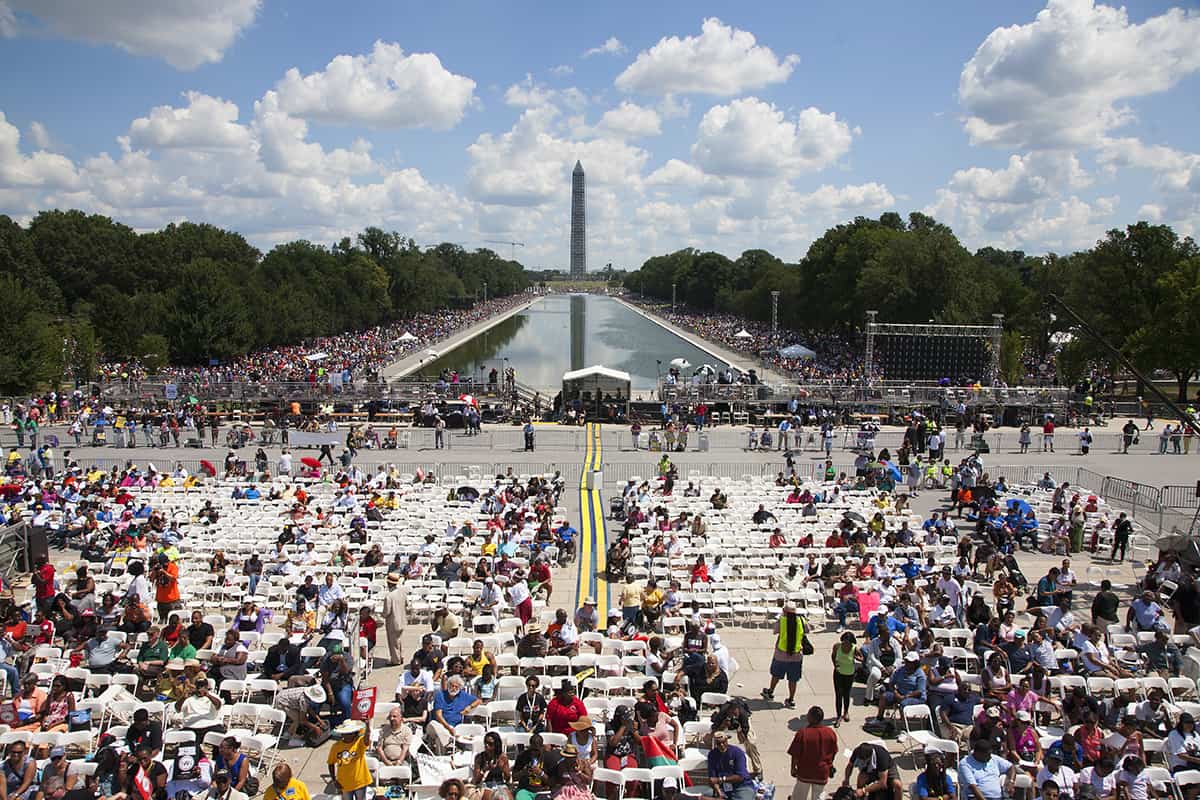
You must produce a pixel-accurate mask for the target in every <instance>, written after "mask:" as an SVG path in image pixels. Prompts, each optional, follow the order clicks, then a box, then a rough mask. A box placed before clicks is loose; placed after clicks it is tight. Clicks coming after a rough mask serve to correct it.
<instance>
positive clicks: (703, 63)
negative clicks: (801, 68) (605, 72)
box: [616, 17, 800, 96]
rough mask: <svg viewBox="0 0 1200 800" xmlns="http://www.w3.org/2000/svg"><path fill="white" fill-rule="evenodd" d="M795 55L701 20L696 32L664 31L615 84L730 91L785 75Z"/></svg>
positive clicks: (665, 90)
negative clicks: (778, 53) (670, 33)
mask: <svg viewBox="0 0 1200 800" xmlns="http://www.w3.org/2000/svg"><path fill="white" fill-rule="evenodd" d="M799 61H800V57H799V56H797V55H789V56H785V57H784V58H782V59H780V58H778V57H777V56H776V55H775V53H774V51H772V50H771V48H769V47H766V46H764V45H760V44H758V42H757V40H756V39H755V38H754V34H752V33H750V32H749V31H743V30H739V29H737V28H733V27H731V26H729V25H726V24H725V23H723V22H721V20H719V19H717V18H715V17H710V18H709V19H706V20H704V23H703V25H701V28H700V35H699V36H686V37H684V38H682V39H681V38H679V37H677V36H664V37H663V38H662V39H660V40H659V41H658V43H657V44H655V45H654V46H653V47H651V48H650V49H649V50H643V51H642V52H641V53H639V54H638V57H637V58H636V59H635V60H634V62H633V63H632V64H630V65H629V66H628V67H626V68H625V71H624V72H622V73H621V74H620V75H618V76H617V80H616V84H617V88H618V89H622V90H624V91H627V92H640V93H642V94H653V95H665V94H672V93H683V94H689V93H690V94H712V95H721V96H727V95H734V94H738V93H740V92H744V91H747V90H750V89H761V88H762V87H764V86H768V85H770V84H773V83H782V82H783V81H786V80H787V79H788V76H790V75H791V74H792V70H793V69H795V67H796V64H797V63H798V62H799Z"/></svg>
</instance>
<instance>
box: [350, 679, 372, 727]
mask: <svg viewBox="0 0 1200 800" xmlns="http://www.w3.org/2000/svg"><path fill="white" fill-rule="evenodd" d="M375 694H376V688H375V687H374V686H372V687H371V688H370V689H355V690H354V700H353V702H352V703H351V705H350V719H358V720H363V721H364V722H369V721H370V720H371V717H373V716H375Z"/></svg>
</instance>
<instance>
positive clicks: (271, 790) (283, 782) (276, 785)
mask: <svg viewBox="0 0 1200 800" xmlns="http://www.w3.org/2000/svg"><path fill="white" fill-rule="evenodd" d="M263 800H311V798H310V797H309V794H308V787H307V786H305V785H304V784H303V783H302V782H301V781H298V780H296V779H295V778H293V777H292V768H291V767H290V766H288V765H287V764H282V763H281V764H276V765H275V769H273V770H272V771H271V785H270V786H268V787H267V790H266V791H265V792H263Z"/></svg>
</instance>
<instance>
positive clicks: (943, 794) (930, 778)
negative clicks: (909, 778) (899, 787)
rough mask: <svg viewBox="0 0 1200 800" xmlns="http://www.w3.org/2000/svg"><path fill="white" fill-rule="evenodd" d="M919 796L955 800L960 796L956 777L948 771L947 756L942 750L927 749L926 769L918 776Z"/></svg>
mask: <svg viewBox="0 0 1200 800" xmlns="http://www.w3.org/2000/svg"><path fill="white" fill-rule="evenodd" d="M917 797H918V798H921V800H955V798H957V797H958V793H957V790H956V787H955V784H954V778H953V777H951V776H950V773H948V772H946V756H945V754H944V753H942V752H941V751H938V750H933V751H929V750H926V751H925V771H924V772H922V773H921V774H920V775H918V776H917Z"/></svg>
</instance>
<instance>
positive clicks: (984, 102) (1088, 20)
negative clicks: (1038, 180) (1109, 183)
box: [958, 0, 1200, 148]
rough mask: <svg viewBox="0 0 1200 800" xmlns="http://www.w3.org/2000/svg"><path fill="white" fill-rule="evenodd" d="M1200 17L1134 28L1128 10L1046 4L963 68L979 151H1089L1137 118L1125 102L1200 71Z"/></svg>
mask: <svg viewBox="0 0 1200 800" xmlns="http://www.w3.org/2000/svg"><path fill="white" fill-rule="evenodd" d="M1197 42H1200V14H1198V13H1197V12H1195V11H1185V10H1183V9H1180V8H1173V9H1170V10H1168V11H1166V12H1165V13H1163V14H1160V15H1158V16H1155V17H1151V18H1149V19H1147V20H1146V21H1144V22H1142V23H1134V22H1131V21H1130V19H1129V14H1128V12H1127V11H1126V10H1125V8H1124V7H1121V8H1114V7H1112V6H1106V5H1100V4H1096V3H1095V2H1094V1H1093V0H1050V2H1049V3H1048V5H1047V6H1046V8H1045V9H1044V10H1042V11H1041V12H1039V13H1038V15H1037V17H1036V19H1035V20H1034V21H1033V22H1031V23H1028V24H1025V25H1012V26H1009V27H1005V28H997V29H996V30H994V31H992V33H991V34H990V35H989V36H988V37H987V39H985V40H984V42H983V44H981V45H980V46H979V49H978V50H976V51H975V54H974V55H973V56H972V57H971V59H970V61H968V62H967V63H966V65H965V66H964V67H963V70H962V74H961V76H960V78H959V86H958V97H959V101H960V102H961V103H962V106H963V108H964V109H965V111H966V118H965V121H964V126H965V128H966V131H967V133H968V135H969V136H970V137H971V141H972V142H974V143H976V144H985V145H996V146H1011V147H1024V148H1049V147H1061V146H1077V145H1083V146H1092V145H1095V144H1096V143H1097V142H1098V141H1100V139H1101V138H1102V137H1103V136H1104V135H1105V134H1106V133H1107V132H1108V131H1110V130H1112V129H1114V128H1117V127H1119V126H1121V125H1123V124H1126V123H1127V122H1129V121H1130V120H1132V119H1133V116H1134V112H1133V110H1132V109H1131V108H1130V107H1129V106H1128V105H1127V104H1126V101H1129V100H1132V99H1134V98H1137V97H1141V96H1144V95H1149V94H1154V93H1158V92H1163V91H1166V90H1167V89H1170V88H1171V87H1172V86H1174V85H1175V84H1177V83H1178V82H1179V81H1180V80H1181V79H1182V78H1184V77H1185V76H1187V75H1189V74H1191V73H1193V72H1195V71H1196V70H1198V69H1200V46H1197Z"/></svg>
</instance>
